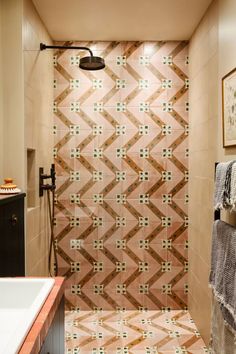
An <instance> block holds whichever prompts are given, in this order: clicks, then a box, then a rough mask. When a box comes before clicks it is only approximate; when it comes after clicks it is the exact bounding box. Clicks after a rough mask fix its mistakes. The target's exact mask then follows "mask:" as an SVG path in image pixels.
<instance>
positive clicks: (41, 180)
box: [39, 164, 56, 197]
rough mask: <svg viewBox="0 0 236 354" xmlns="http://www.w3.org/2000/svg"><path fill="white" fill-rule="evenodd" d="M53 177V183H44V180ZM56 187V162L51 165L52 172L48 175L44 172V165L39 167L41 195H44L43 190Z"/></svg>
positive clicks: (52, 189)
mask: <svg viewBox="0 0 236 354" xmlns="http://www.w3.org/2000/svg"><path fill="white" fill-rule="evenodd" d="M46 179H51V184H44V180H46ZM55 189H56V171H55V164H52V165H51V169H50V174H49V175H47V174H45V173H44V169H43V167H40V168H39V196H40V197H42V196H43V191H45V190H51V191H54V190H55Z"/></svg>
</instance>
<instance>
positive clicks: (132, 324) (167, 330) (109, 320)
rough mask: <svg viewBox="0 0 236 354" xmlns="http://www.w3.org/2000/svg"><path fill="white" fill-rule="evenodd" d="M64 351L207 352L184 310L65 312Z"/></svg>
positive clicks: (99, 353)
mask: <svg viewBox="0 0 236 354" xmlns="http://www.w3.org/2000/svg"><path fill="white" fill-rule="evenodd" d="M66 344H67V350H66V354H190V353H192V354H204V353H209V350H208V349H207V347H206V346H205V344H204V342H203V340H202V338H201V336H200V334H199V333H198V331H197V328H196V326H195V324H194V322H193V320H192V319H191V317H190V315H189V313H188V312H186V311H179V310H178V311H171V312H166V313H163V312H162V311H147V312H139V311H134V310H133V311H126V312H123V313H122V312H120V313H117V312H115V311H103V312H102V313H99V314H97V313H94V312H92V311H81V312H79V313H72V312H67V314H66Z"/></svg>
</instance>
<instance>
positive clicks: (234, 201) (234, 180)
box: [230, 163, 236, 209]
mask: <svg viewBox="0 0 236 354" xmlns="http://www.w3.org/2000/svg"><path fill="white" fill-rule="evenodd" d="M230 204H231V205H232V208H233V209H235V208H236V163H234V164H233V166H232V172H231V187H230Z"/></svg>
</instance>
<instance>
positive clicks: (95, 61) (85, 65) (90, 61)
mask: <svg viewBox="0 0 236 354" xmlns="http://www.w3.org/2000/svg"><path fill="white" fill-rule="evenodd" d="M79 67H80V69H83V70H101V69H104V68H105V62H104V59H103V58H101V57H94V56H90V57H83V58H81V59H80V63H79Z"/></svg>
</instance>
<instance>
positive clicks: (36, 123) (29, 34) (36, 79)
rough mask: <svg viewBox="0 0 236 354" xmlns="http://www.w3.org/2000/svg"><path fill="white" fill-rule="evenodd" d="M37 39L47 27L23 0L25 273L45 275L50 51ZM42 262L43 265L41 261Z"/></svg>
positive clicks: (44, 37) (44, 38) (45, 38)
mask: <svg viewBox="0 0 236 354" xmlns="http://www.w3.org/2000/svg"><path fill="white" fill-rule="evenodd" d="M40 42H46V43H49V44H50V43H51V38H50V37H49V35H48V33H47V30H46V29H45V27H44V25H43V23H42V22H41V20H40V18H39V16H38V14H37V12H36V10H35V8H34V6H33V4H32V2H31V1H29V0H25V1H24V26H23V45H24V51H23V54H24V82H25V119H26V128H25V135H26V138H25V148H26V149H27V148H30V149H35V178H36V180H35V183H34V185H35V186H36V189H37V190H36V191H35V195H36V197H35V207H34V208H31V209H30V210H27V218H26V264H27V274H29V275H46V274H47V258H48V247H46V245H47V244H48V242H49V235H50V227H49V217H48V204H47V200H46V194H45V196H44V197H43V198H39V196H38V184H39V176H38V171H39V167H44V169H45V172H49V169H50V165H51V163H52V162H53V158H52V148H53V135H52V134H51V129H52V116H53V115H52V111H51V107H52V102H53V66H52V52H40V51H39V44H40ZM44 263H45V264H44Z"/></svg>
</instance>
